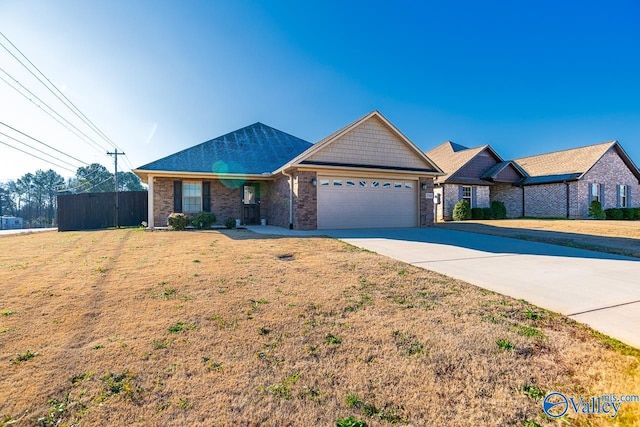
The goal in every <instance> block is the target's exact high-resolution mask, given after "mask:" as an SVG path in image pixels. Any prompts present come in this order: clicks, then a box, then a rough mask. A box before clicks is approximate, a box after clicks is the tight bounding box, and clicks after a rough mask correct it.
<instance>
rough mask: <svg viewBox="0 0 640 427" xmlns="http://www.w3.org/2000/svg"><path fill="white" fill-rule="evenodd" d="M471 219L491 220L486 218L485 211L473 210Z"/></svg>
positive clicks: (480, 209)
mask: <svg viewBox="0 0 640 427" xmlns="http://www.w3.org/2000/svg"><path fill="white" fill-rule="evenodd" d="M471 219H489V218H485V217H484V209H482V208H471Z"/></svg>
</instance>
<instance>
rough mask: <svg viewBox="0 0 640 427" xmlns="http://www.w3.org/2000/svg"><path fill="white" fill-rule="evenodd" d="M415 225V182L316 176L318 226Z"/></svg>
mask: <svg viewBox="0 0 640 427" xmlns="http://www.w3.org/2000/svg"><path fill="white" fill-rule="evenodd" d="M417 226H418V181H412V180H389V179H374V178H350V177H340V176H319V177H318V229H325V230H326V229H332V228H383V227H417Z"/></svg>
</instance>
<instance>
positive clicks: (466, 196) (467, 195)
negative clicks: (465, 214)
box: [462, 185, 472, 206]
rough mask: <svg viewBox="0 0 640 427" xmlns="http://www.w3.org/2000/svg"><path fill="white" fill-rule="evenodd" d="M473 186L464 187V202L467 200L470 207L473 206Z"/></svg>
mask: <svg viewBox="0 0 640 427" xmlns="http://www.w3.org/2000/svg"><path fill="white" fill-rule="evenodd" d="M471 194H472V193H471V186H469V185H464V186H462V200H466V201H467V203H469V206H472V204H471Z"/></svg>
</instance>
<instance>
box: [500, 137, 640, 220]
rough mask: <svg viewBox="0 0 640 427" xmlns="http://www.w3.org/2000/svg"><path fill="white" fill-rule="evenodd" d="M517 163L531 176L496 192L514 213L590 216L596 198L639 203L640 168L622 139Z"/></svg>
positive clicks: (612, 204) (605, 202) (613, 203)
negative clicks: (639, 168) (619, 141)
mask: <svg viewBox="0 0 640 427" xmlns="http://www.w3.org/2000/svg"><path fill="white" fill-rule="evenodd" d="M514 162H515V163H517V165H518V166H519V168H520V169H521V170H522V171H523V172H524V173H525V175H526V176H525V177H524V178H523V179H522V180H521V181H519V182H518V183H517V186H511V187H505V188H500V191H495V192H493V193H492V194H491V199H492V200H494V199H495V200H501V201H503V202H505V205H506V208H507V215H508V216H510V217H514V216H532V217H566V218H587V217H588V211H589V206H590V204H591V202H592V201H593V200H598V201H600V202H601V203H602V207H603V208H604V209H607V208H616V207H638V206H640V203H639V202H640V185H639V184H640V171H639V170H638V167H637V166H636V165H635V164H634V163H633V161H632V160H631V158H630V157H629V156H628V155H627V153H626V152H625V151H624V150H623V149H622V146H620V144H619V143H618V142H617V141H611V142H605V143H602V144H595V145H589V146H586V147H580V148H574V149H570V150H563V151H556V152H553V153H545V154H540V155H537V156H531V157H523V158H520V159H516V160H514Z"/></svg>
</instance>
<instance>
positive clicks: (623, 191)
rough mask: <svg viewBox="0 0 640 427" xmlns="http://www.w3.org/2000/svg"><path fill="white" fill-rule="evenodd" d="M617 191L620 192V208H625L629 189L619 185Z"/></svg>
mask: <svg viewBox="0 0 640 427" xmlns="http://www.w3.org/2000/svg"><path fill="white" fill-rule="evenodd" d="M618 189H619V190H618V191H620V207H621V208H626V207H627V200H628V198H629V188H628V187H627V186H626V185H619V186H618Z"/></svg>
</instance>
